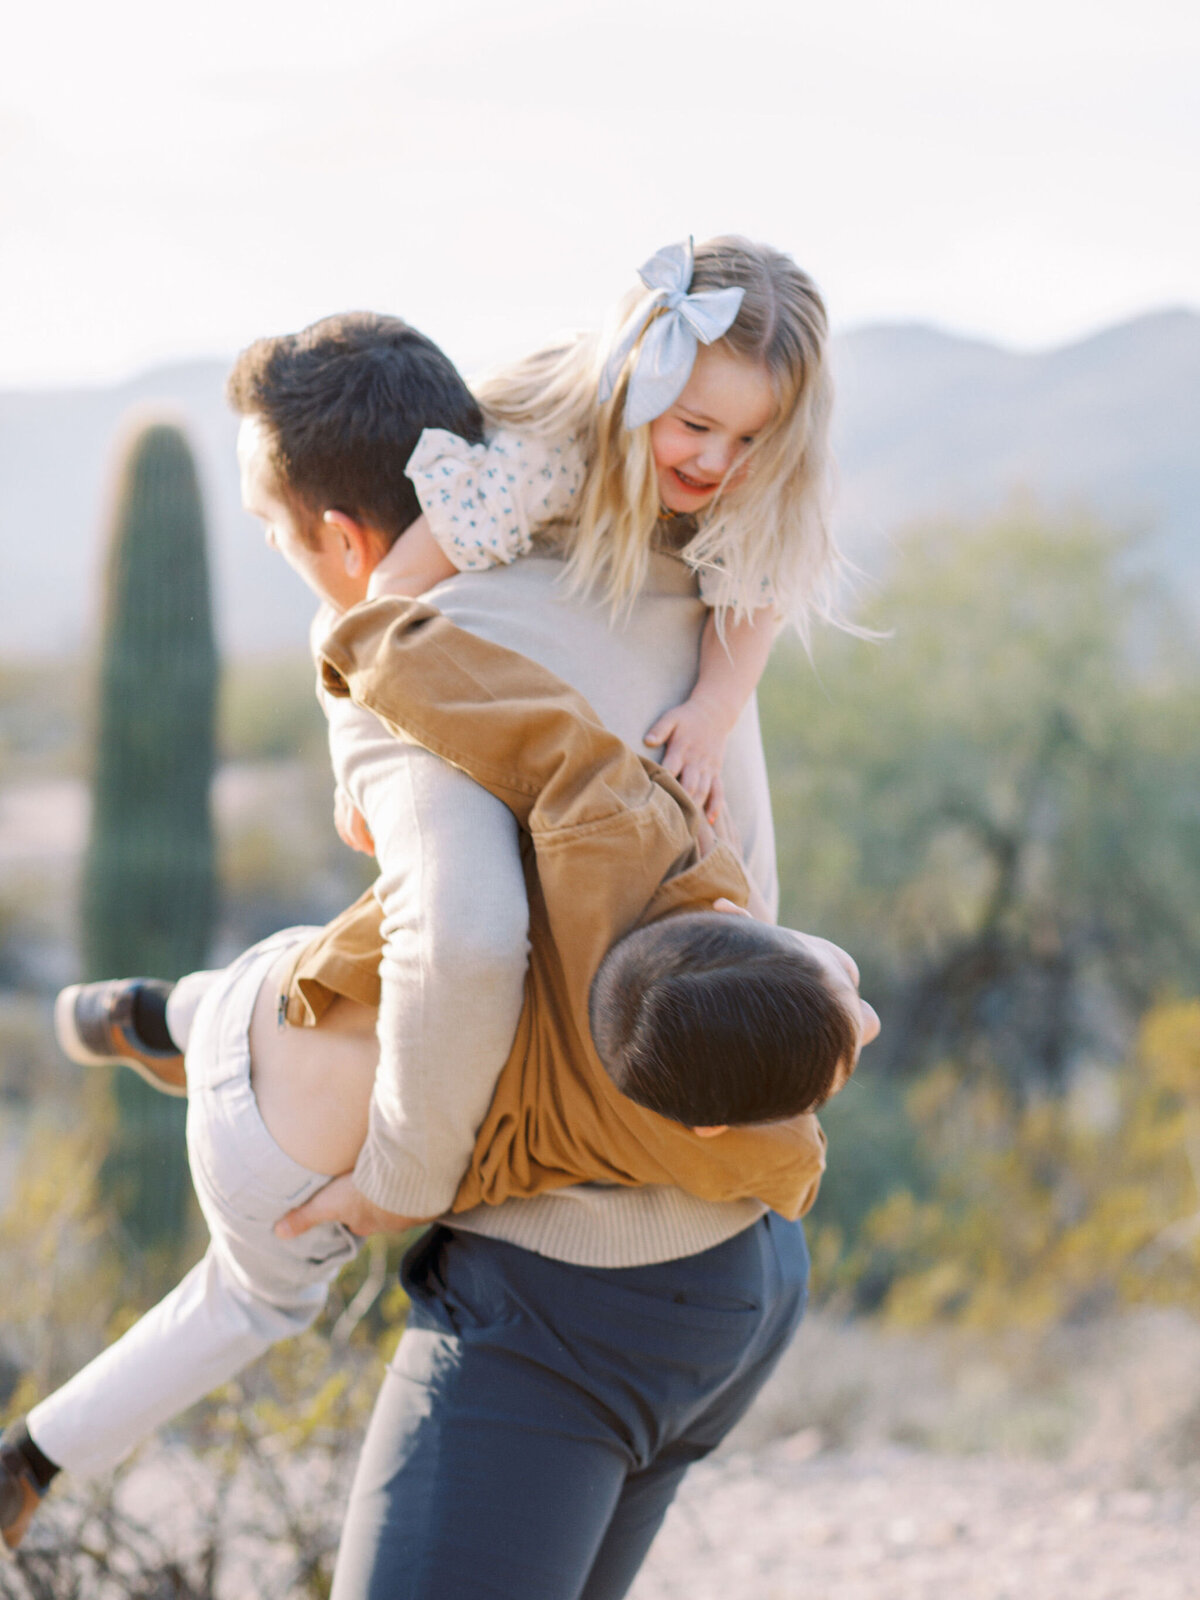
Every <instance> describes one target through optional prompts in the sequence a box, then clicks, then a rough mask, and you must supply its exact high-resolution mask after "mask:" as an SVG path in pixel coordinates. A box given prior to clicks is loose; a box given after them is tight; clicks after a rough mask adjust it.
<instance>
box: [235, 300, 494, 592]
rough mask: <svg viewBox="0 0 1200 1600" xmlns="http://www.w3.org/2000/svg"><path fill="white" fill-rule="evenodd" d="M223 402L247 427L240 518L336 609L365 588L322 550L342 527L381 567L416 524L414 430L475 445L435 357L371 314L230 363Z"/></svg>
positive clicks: (465, 395)
mask: <svg viewBox="0 0 1200 1600" xmlns="http://www.w3.org/2000/svg"><path fill="white" fill-rule="evenodd" d="M226 397H227V399H228V400H229V403H230V405H231V406H232V407H233V409H234V410H235V411H236V412H238V413H239V415H240V416H241V417H242V419H243V421H242V429H241V434H240V436H239V439H238V456H239V459H240V461H241V467H242V498H243V501H244V503H245V505H246V509H247V510H248V511H250V512H252V513H253V514H254V515H256V516H258V517H261V518H262V519H263V521H264V522H265V523H266V525H267V538H268V541H269V542H270V543H272V544H274V545H275V546H276V547H277V548H278V549H279V551H280V553H281V554H282V555H283V556H284V557H285V559H286V560H287V561H288V562H289V564H290V565H291V566H293V567H294V568H295V569H296V570H297V571H298V572H299V573H300V575H301V577H303V578H304V579H305V581H306V582H308V583H309V584H310V586H311V587H313V588H315V589H316V590H317V591H318V593H321V594H322V595H324V596H325V598H327V599H330V600H332V601H333V603H334V604H335V605H338V606H344V605H347V604H352V603H353V601H354V600H356V599H361V598H362V593H359V592H358V589H359V588H360V587H361V588H362V589H363V590H364V592H365V582H366V579H365V576H363V577H362V583H361V585H359V584H358V583H356V582H353V581H352V582H350V583H349V584H347V582H346V578H345V574H344V573H343V572H342V571H341V567H342V566H344V562H342V563H337V564H335V563H334V562H333V561H332V560H331V559H328V558H329V557H331V556H332V555H333V554H334V552H333V551H332V550H326V549H325V546H326V544H327V543H329V542H331V541H336V540H337V539H338V537H339V535H340V533H341V532H342V531H344V530H345V529H346V528H357V529H361V530H366V532H367V533H368V535H369V541H368V543H369V546H370V552H371V554H372V555H373V556H374V559H376V560H377V559H378V557H379V556H380V555H382V554H383V553H384V552H386V551H387V550H388V549H389V548H390V547H391V545H392V544H393V542H394V541H395V540H396V539H397V538H398V537H399V536H400V534H401V533H403V532H404V530H405V528H407V527H408V525H409V524H410V523H411V522H414V521H415V520H416V519H417V517H418V516H420V514H421V507H420V503H419V502H418V500H417V495H416V491H415V489H414V488H413V486H412V483H411V482H410V480H409V479H408V478H407V477H406V476H405V472H404V469H405V466H406V465H407V463H408V459H409V457H410V456H411V455H412V453H413V451H414V450H415V449H416V445H417V440H418V439H419V438H420V436H421V431H422V429H423V428H446V429H448V430H449V431H450V432H451V433H457V434H458V435H459V436H460V437H462V438H464V439H467V440H468V441H469V442H471V443H476V442H478V441H479V440H480V439H481V438H482V437H483V418H482V415H481V413H480V410H479V406H478V405H477V403H476V401H475V397H474V396H473V395H472V394H471V391H470V390H469V389H468V388H467V386H466V384H465V383H464V382H463V380H462V378H461V377H460V376H459V374H458V372H457V370H456V369H455V367H454V366H453V364H452V363H451V362H450V361H449V360H448V358H447V357H446V356H444V355H443V354H442V352H441V351H440V350H439V349H438V347H437V346H436V345H435V344H434V343H433V342H432V341H431V340H429V339H427V338H425V336H424V334H420V333H418V332H417V331H416V329H415V328H410V327H409V326H408V324H407V323H404V322H401V321H400V319H399V318H398V317H384V316H378V315H376V314H374V313H372V312H367V311H353V312H346V313H344V314H342V315H340V316H336V317H325V318H323V319H322V320H321V321H320V322H314V323H313V325H312V326H311V327H309V328H305V329H304V330H303V331H302V332H301V333H292V334H283V335H280V336H279V337H277V338H272V339H258V340H256V341H255V342H254V344H252V345H250V346H249V347H248V348H247V349H245V350H243V351H242V353H241V355H240V356H239V357H238V359H237V361H236V362H235V363H234V367H233V370H232V372H231V373H230V374H229V378H228V381H227V383H226ZM323 555H324V556H325V557H326V559H325V560H324V561H322V556H323ZM356 576H358V575H357V574H352V575H351V577H352V578H354V577H356Z"/></svg>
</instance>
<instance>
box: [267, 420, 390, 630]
mask: <svg viewBox="0 0 1200 1600" xmlns="http://www.w3.org/2000/svg"><path fill="white" fill-rule="evenodd" d="M237 452H238V466H239V467H240V469H241V480H242V505H243V506H244V507H245V508H246V510H247V511H248V512H249V513H250V515H251V516H252V517H257V518H258V519H259V521H260V522H261V523H262V524H263V527H264V529H265V530H266V536H267V543H268V544H269V545H270V546H271V548H272V550H278V552H279V554H280V555H281V556H282V557H283V559H284V560H285V561H286V562H287V564H288V566H289V567H291V569H292V571H293V572H295V573H297V574H298V575H299V576H300V577H301V578H303V579H304V582H305V583H306V584H307V585H308V587H309V588H310V589H311V590H312V592H313V593H314V594H315V595H318V596H319V597H320V598H321V599H322V600H327V601H328V602H329V604H330V605H332V606H333V607H334V609H335V610H337V611H345V610H347V609H348V608H349V607H350V606H352V605H356V604H357V603H358V601H360V600H362V599H364V598H365V596H366V592H367V577H368V574H366V573H362V572H355V573H350V572H348V571H347V570H346V559H345V541H344V539H343V538H342V537H341V535H340V532H339V530H338V528H337V527H335V526H330V525H329V524H328V523H326V522H324V521H323V520H322V519H321V518H320V517H319V516H317V515H315V514H313V513H310V512H307V511H306V510H305V509H304V508H303V507H302V506H297V505H294V504H293V503H292V501H291V500H290V499H288V498H287V496H286V495H285V494H284V492H283V491H282V490H281V489H280V487H279V484H278V481H277V478H276V473H275V467H274V465H273V463H272V460H271V439H270V434H269V433H268V431H267V428H266V425H265V423H264V422H263V420H262V418H261V417H255V416H250V417H243V418H242V425H241V428H240V429H239V430H238V445H237Z"/></svg>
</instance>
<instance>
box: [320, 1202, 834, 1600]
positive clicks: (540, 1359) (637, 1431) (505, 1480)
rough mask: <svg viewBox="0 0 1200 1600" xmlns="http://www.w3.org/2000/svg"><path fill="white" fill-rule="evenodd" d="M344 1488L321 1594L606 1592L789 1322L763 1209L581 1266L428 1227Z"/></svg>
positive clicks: (798, 1283) (757, 1382) (647, 1539)
mask: <svg viewBox="0 0 1200 1600" xmlns="http://www.w3.org/2000/svg"><path fill="white" fill-rule="evenodd" d="M403 1276H404V1282H405V1286H406V1288H407V1289H408V1292H409V1294H410V1296H411V1298H412V1311H411V1314H410V1317H409V1322H408V1327H407V1329H406V1330H405V1333H404V1336H403V1338H402V1339H401V1340H400V1343H399V1345H398V1347H397V1350H396V1355H395V1358H394V1360H393V1361H392V1364H391V1366H390V1367H389V1369H388V1372H387V1375H386V1377H385V1379H384V1383H383V1388H382V1390H381V1392H380V1396H379V1401H378V1404H377V1405H376V1408H375V1413H374V1416H373V1417H372V1420H371V1424H370V1427H369V1428H368V1431H367V1438H366V1442H365V1444H364V1447H363V1452H362V1457H361V1459H360V1461H359V1466H358V1471H357V1474H356V1476H355V1480H354V1485H353V1488H352V1490H351V1494H350V1504H349V1507H348V1509H347V1513H346V1522H345V1527H344V1530H343V1536H342V1545H341V1549H340V1551H339V1554H338V1562H337V1571H336V1574H335V1577H334V1584H333V1595H332V1600H618V1597H619V1596H621V1595H624V1594H625V1593H626V1591H627V1590H628V1588H629V1586H630V1584H631V1583H632V1582H633V1579H634V1576H635V1574H636V1573H637V1570H638V1568H639V1567H640V1565H641V1563H642V1561H643V1559H644V1557H645V1555H646V1552H647V1550H648V1549H649V1547H650V1543H651V1541H652V1540H653V1538H654V1535H655V1533H656V1532H657V1531H658V1528H659V1526H660V1524H661V1522H662V1519H663V1517H664V1515H665V1514H666V1510H667V1507H668V1506H669V1504H670V1502H671V1500H672V1498H673V1496H674V1494H675V1491H676V1489H677V1488H678V1487H679V1483H680V1481H681V1479H682V1477H683V1474H684V1473H685V1472H686V1471H687V1469H688V1467H689V1466H690V1465H691V1463H692V1462H693V1461H697V1460H699V1459H700V1458H701V1457H702V1456H705V1455H707V1454H708V1452H709V1451H711V1450H712V1449H713V1448H714V1447H715V1446H716V1445H717V1444H719V1443H720V1441H721V1439H722V1438H723V1437H724V1436H725V1434H726V1433H727V1432H728V1431H729V1429H730V1428H731V1427H732V1426H733V1424H734V1423H735V1422H736V1421H737V1420H738V1419H739V1418H740V1417H741V1416H742V1414H743V1413H744V1412H745V1410H746V1408H747V1407H748V1406H749V1404H750V1402H751V1400H752V1399H753V1398H754V1396H755V1394H756V1393H757V1392H758V1390H759V1388H760V1387H761V1386H762V1384H763V1382H764V1380H765V1379H766V1377H767V1376H768V1375H769V1373H770V1372H771V1370H772V1368H773V1367H774V1365H775V1363H776V1361H777V1360H778V1359H779V1356H780V1355H781V1354H782V1352H783V1350H784V1349H785V1347H786V1345H787V1343H788V1340H789V1339H790V1338H791V1336H792V1334H793V1333H794V1332H795V1329H796V1327H797V1325H798V1324H799V1321H800V1318H801V1316H802V1314H803V1311H804V1302H805V1298H806V1294H807V1284H808V1252H807V1249H806V1247H805V1242H804V1233H803V1230H802V1229H801V1227H800V1225H799V1223H788V1222H783V1221H781V1220H780V1218H779V1217H777V1216H775V1215H774V1214H769V1215H768V1216H766V1217H764V1218H763V1219H762V1221H761V1222H758V1223H756V1224H755V1226H754V1227H752V1228H749V1229H747V1230H746V1231H745V1232H744V1233H740V1234H738V1235H736V1236H735V1237H734V1238H732V1239H729V1240H726V1242H725V1243H724V1244H720V1245H717V1246H716V1247H715V1248H714V1249H712V1250H706V1251H704V1252H702V1253H701V1254H700V1255H693V1256H685V1257H683V1258H682V1259H680V1260H677V1261H665V1262H662V1263H659V1264H656V1265H654V1266H646V1267H627V1268H620V1269H617V1270H599V1269H593V1268H588V1267H577V1266H572V1265H569V1264H567V1263H564V1262H561V1261H552V1260H548V1259H547V1258H545V1257H542V1256H537V1255H534V1254H533V1253H532V1252H530V1251H528V1250H521V1249H518V1248H517V1247H516V1246H514V1245H510V1244H505V1243H502V1242H500V1241H498V1240H493V1239H485V1238H481V1237H480V1236H478V1235H473V1234H469V1233H465V1232H456V1231H454V1230H453V1229H451V1228H446V1227H440V1226H439V1227H434V1228H433V1229H432V1230H431V1231H430V1232H429V1233H428V1234H426V1235H425V1236H424V1238H423V1239H421V1240H420V1241H419V1242H418V1244H417V1245H416V1246H415V1247H414V1249H413V1250H412V1251H411V1252H410V1253H409V1255H408V1257H407V1258H406V1259H405V1262H404V1268H403Z"/></svg>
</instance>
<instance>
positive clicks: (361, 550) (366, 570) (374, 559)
mask: <svg viewBox="0 0 1200 1600" xmlns="http://www.w3.org/2000/svg"><path fill="white" fill-rule="evenodd" d="M321 521H322V522H323V523H324V524H325V526H326V527H327V528H328V529H329V530H330V532H331V533H332V534H333V535H334V537H335V539H336V540H337V541H338V548H339V550H340V552H341V557H342V565H343V567H344V568H345V571H346V576H347V577H348V578H361V577H363V576H365V575H369V574H370V573H372V572H374V570H375V568H376V567H377V566H378V565H379V562H380V561H381V560H382V558H383V556H384V554H385V553H386V550H387V543H386V541H385V539H384V537H383V535H382V534H381V533H380V532H379V530H378V528H372V527H371V526H370V525H369V524H368V523H366V522H359V520H358V518H357V517H351V516H349V515H347V513H346V512H345V511H333V510H330V511H326V512H324V513H323V514H322V517H321Z"/></svg>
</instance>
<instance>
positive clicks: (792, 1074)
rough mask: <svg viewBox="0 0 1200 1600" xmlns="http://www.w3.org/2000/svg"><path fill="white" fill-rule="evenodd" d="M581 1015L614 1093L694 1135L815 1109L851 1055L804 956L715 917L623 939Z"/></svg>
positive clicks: (688, 917) (783, 940) (674, 920)
mask: <svg viewBox="0 0 1200 1600" xmlns="http://www.w3.org/2000/svg"><path fill="white" fill-rule="evenodd" d="M588 1009H589V1019H590V1022H591V1030H592V1039H593V1041H594V1043H595V1046H596V1050H597V1053H598V1054H599V1056H600V1060H601V1061H602V1062H603V1064H604V1068H605V1070H606V1071H607V1073H608V1075H609V1077H610V1078H611V1079H612V1080H613V1082H614V1083H615V1084H616V1086H617V1088H618V1089H620V1091H621V1093H622V1094H625V1095H628V1096H629V1098H630V1099H631V1100H636V1101H637V1103H638V1104H639V1105H642V1106H646V1107H648V1108H649V1109H650V1110H651V1111H657V1112H659V1113H660V1114H661V1115H662V1116H664V1117H670V1118H672V1119H673V1120H674V1121H676V1122H682V1123H685V1124H686V1125H687V1126H689V1127H695V1128H701V1127H715V1126H717V1125H719V1124H722V1123H729V1124H730V1125H733V1126H737V1125H744V1124H746V1123H753V1122H776V1121H779V1120H781V1119H782V1118H784V1117H794V1116H797V1115H798V1114H799V1113H800V1112H802V1111H813V1110H815V1109H816V1107H817V1106H819V1105H820V1104H821V1103H822V1102H823V1101H825V1100H827V1099H828V1098H829V1096H830V1094H831V1093H832V1092H833V1089H834V1087H835V1084H836V1081H837V1074H838V1068H839V1066H840V1065H841V1064H842V1063H846V1064H847V1065H850V1064H852V1063H853V1060H854V1053H855V1051H856V1049H857V1047H858V1039H859V1035H858V1029H857V1028H856V1027H855V1024H854V1022H853V1021H852V1019H851V1018H850V1016H849V1015H848V1013H847V1011H846V1009H845V1007H844V1006H843V1005H842V1004H841V1003H840V1002H839V1001H838V1000H837V999H836V998H835V996H834V994H833V993H832V991H831V990H830V987H829V982H828V979H827V976H826V974H825V972H824V970H823V968H822V967H821V964H820V963H819V962H818V961H817V960H816V958H815V957H814V956H812V955H810V954H809V953H808V951H806V950H804V949H803V948H802V947H801V946H800V945H798V944H796V943H794V942H793V941H791V940H789V939H788V938H787V937H786V935H784V934H783V933H782V932H781V930H779V929H777V928H771V927H768V926H767V925H765V924H763V923H761V922H754V921H752V920H751V919H750V918H748V917H735V916H731V915H722V914H721V913H719V912H687V913H684V914H683V915H680V916H674V917H664V918H662V919H661V920H660V921H658V922H652V923H649V924H648V925H647V926H646V927H644V928H637V929H635V931H634V932H633V933H630V934H627V935H626V936H625V938H623V939H621V940H619V941H618V942H617V943H616V944H615V945H613V947H612V949H611V950H610V951H609V952H608V954H607V955H606V956H605V958H604V960H603V961H602V962H601V964H600V970H599V971H598V972H597V974H596V976H595V978H594V979H593V981H592V988H591V996H590V999H589V1007H588Z"/></svg>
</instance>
